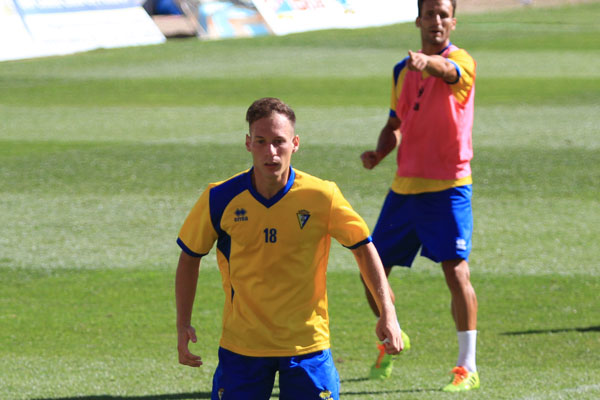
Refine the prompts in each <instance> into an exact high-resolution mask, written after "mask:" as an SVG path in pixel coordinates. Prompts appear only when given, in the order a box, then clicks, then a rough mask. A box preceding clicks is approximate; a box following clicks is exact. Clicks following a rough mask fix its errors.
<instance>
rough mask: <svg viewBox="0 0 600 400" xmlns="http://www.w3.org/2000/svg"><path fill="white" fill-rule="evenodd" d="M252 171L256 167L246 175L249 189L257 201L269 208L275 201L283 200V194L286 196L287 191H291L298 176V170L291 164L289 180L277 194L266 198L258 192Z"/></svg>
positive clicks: (252, 169)
mask: <svg viewBox="0 0 600 400" xmlns="http://www.w3.org/2000/svg"><path fill="white" fill-rule="evenodd" d="M252 171H254V167H252V168H250V170H249V171H248V174H247V176H246V179H247V184H248V188H249V189H248V190H250V194H252V196H253V197H254V198H255V199H256V201H258V202H259V203H261V204H262V205H263V206H265V207H267V208H269V207H271V206H272V205H274V204H275V203H277V202H278V201H279V200H281V198H282V197H283V196H285V195H286V194H287V192H289V191H290V189H291V188H292V185H293V184H294V179H295V178H296V172H294V169H293V168H292V166H291V165H290V174H289V176H288V181H287V183H286V184H285V186H284V187H283V188H281V190H280V191H279V192H277V194H276V195H275V196H273V197H271V198H270V199H265V198H264V197H263V196H262V195H261V194H260V193H258V192H257V191H256V189H255V188H254V186H253V185H252Z"/></svg>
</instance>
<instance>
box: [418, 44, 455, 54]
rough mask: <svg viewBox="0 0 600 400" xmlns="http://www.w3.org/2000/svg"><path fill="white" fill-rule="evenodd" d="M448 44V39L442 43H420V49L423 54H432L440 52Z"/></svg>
mask: <svg viewBox="0 0 600 400" xmlns="http://www.w3.org/2000/svg"><path fill="white" fill-rule="evenodd" d="M449 45H450V40H448V41H446V42H444V43H442V44H431V43H422V46H423V47H422V48H421V51H422V52H423V54H426V55H428V56H433V55H436V54H440V53H441V52H442V51H444V49H445V48H446V47H448V46H449Z"/></svg>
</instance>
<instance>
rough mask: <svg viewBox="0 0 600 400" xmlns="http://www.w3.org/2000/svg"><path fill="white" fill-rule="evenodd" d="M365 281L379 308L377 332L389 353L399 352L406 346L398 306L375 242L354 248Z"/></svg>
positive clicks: (353, 251)
mask: <svg viewBox="0 0 600 400" xmlns="http://www.w3.org/2000/svg"><path fill="white" fill-rule="evenodd" d="M352 253H353V254H354V257H355V258H356V262H357V263H358V267H359V269H360V273H361V275H362V277H363V280H364V282H365V283H366V284H367V287H368V288H369V290H370V291H371V293H372V295H373V298H374V299H375V301H376V303H377V306H378V308H379V313H380V318H379V321H378V322H377V327H376V330H375V333H376V334H377V337H378V338H379V340H381V341H382V342H383V343H384V344H385V349H386V352H387V353H388V354H398V353H399V352H401V351H402V349H403V348H404V343H403V342H402V337H401V335H400V327H399V325H398V317H397V316H396V308H395V307H394V303H393V302H392V297H391V293H390V290H389V284H388V281H387V278H386V276H385V272H384V270H383V265H382V264H381V259H380V258H379V254H378V253H377V250H376V249H375V245H373V243H367V244H365V245H362V246H360V247H357V248H356V249H353V250H352Z"/></svg>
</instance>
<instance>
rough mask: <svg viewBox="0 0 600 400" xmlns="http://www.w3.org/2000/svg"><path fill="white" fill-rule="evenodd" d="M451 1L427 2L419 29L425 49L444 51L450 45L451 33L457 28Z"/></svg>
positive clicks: (423, 6)
mask: <svg viewBox="0 0 600 400" xmlns="http://www.w3.org/2000/svg"><path fill="white" fill-rule="evenodd" d="M453 12H454V10H453V8H452V2H451V1H450V0H425V1H424V2H423V4H422V6H421V16H420V17H418V18H417V27H418V28H420V29H421V41H422V44H423V48H424V50H425V48H435V49H439V50H442V49H443V48H444V47H446V46H447V45H448V44H449V43H450V32H452V31H453V30H454V29H455V28H456V18H454V17H452V14H453Z"/></svg>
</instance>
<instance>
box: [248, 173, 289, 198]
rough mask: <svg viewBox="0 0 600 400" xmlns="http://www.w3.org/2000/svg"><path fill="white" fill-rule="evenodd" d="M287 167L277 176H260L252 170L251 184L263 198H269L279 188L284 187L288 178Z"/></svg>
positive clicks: (277, 191)
mask: <svg viewBox="0 0 600 400" xmlns="http://www.w3.org/2000/svg"><path fill="white" fill-rule="evenodd" d="M289 174H290V173H289V169H288V170H287V171H286V172H285V173H284V174H282V175H281V176H278V177H275V176H273V177H264V176H260V175H258V174H257V173H256V171H254V172H253V173H252V186H254V189H256V191H257V192H258V194H260V195H261V196H262V197H264V198H265V199H267V200H268V199H270V198H271V197H273V196H275V195H276V194H277V193H279V191H280V190H281V189H283V188H284V187H285V185H286V184H287V181H288V178H289Z"/></svg>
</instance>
